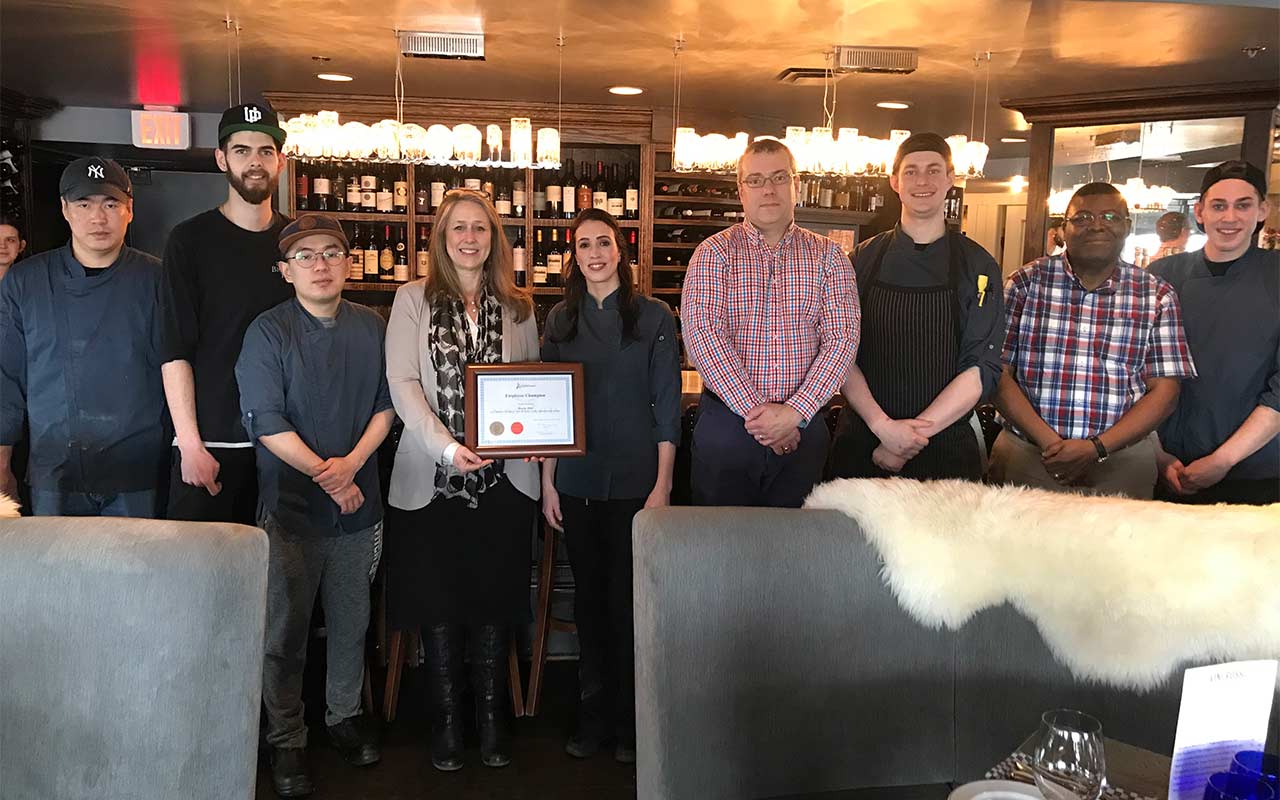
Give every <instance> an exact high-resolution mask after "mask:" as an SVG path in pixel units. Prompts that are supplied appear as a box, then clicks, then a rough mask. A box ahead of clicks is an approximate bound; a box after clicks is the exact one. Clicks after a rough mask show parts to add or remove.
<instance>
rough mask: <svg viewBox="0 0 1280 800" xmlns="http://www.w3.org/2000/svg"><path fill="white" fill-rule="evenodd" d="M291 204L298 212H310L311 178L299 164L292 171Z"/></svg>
mask: <svg viewBox="0 0 1280 800" xmlns="http://www.w3.org/2000/svg"><path fill="white" fill-rule="evenodd" d="M293 202H294V205H296V206H297V209H298V210H299V211H308V210H310V203H311V176H310V175H309V174H308V171H307V167H306V166H304V165H303V164H302V163H301V162H299V163H298V166H297V167H296V168H295V169H294V192H293Z"/></svg>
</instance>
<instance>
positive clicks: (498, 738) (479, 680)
mask: <svg viewBox="0 0 1280 800" xmlns="http://www.w3.org/2000/svg"><path fill="white" fill-rule="evenodd" d="M508 635H509V634H508V631H507V627H506V626H505V625H478V626H476V627H474V628H472V629H471V686H472V688H473V689H474V690H475V695H476V727H477V728H478V729H479V731H480V761H481V763H483V764H484V765H485V766H486V767H505V766H506V765H507V764H510V763H511V755H510V745H509V742H508V735H507V670H506V666H507V642H508Z"/></svg>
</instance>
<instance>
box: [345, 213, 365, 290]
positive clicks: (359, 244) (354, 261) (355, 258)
mask: <svg viewBox="0 0 1280 800" xmlns="http://www.w3.org/2000/svg"><path fill="white" fill-rule="evenodd" d="M351 228H352V236H351V247H350V248H349V249H350V250H351V252H350V253H349V254H348V256H349V258H350V261H349V262H348V263H349V264H350V268H349V270H350V271H349V272H348V273H347V280H349V281H362V280H364V237H363V235H362V234H361V233H360V226H359V225H352V226H351Z"/></svg>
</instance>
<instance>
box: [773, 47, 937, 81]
mask: <svg viewBox="0 0 1280 800" xmlns="http://www.w3.org/2000/svg"><path fill="white" fill-rule="evenodd" d="M832 54H833V61H834V65H835V66H834V69H835V73H836V74H837V75H845V74H848V73H851V72H862V73H870V74H882V75H907V74H910V73H912V72H915V71H916V67H917V66H918V65H919V63H920V55H919V51H917V50H916V49H915V48H914V47H856V46H853V45H839V44H838V45H836V46H835V47H833V48H832ZM826 77H827V70H826V68H825V67H787V68H786V69H784V70H783V71H782V72H779V73H778V75H777V77H776V79H777V80H778V81H779V82H781V83H803V84H812V83H821V82H822V81H824V80H826Z"/></svg>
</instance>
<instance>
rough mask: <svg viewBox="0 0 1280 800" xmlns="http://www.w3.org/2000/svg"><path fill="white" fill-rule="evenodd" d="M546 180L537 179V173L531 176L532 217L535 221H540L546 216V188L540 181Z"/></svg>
mask: <svg viewBox="0 0 1280 800" xmlns="http://www.w3.org/2000/svg"><path fill="white" fill-rule="evenodd" d="M545 180H546V178H539V177H538V173H536V172H535V173H534V175H533V216H534V218H536V219H542V218H543V217H545V216H547V187H546V185H545V184H544V183H542V181H545Z"/></svg>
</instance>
